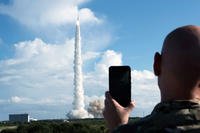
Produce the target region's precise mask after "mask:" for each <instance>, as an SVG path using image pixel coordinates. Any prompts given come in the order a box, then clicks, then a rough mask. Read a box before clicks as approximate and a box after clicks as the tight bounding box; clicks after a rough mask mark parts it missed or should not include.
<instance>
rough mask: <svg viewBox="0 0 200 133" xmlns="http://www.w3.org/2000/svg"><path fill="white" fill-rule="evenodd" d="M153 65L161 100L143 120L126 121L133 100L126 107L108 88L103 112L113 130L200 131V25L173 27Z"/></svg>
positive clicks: (117, 132)
mask: <svg viewBox="0 0 200 133" xmlns="http://www.w3.org/2000/svg"><path fill="white" fill-rule="evenodd" d="M153 68H154V74H155V75H156V76H157V77H158V86H159V88H160V94H161V102H160V103H159V104H157V105H156V106H155V108H154V110H153V111H152V113H151V114H150V115H148V116H146V117H144V118H142V119H141V120H139V121H137V122H135V123H132V124H131V123H130V124H127V123H128V118H129V115H130V112H131V111H132V109H133V108H134V106H135V104H134V102H131V103H130V105H129V106H128V107H126V108H124V107H122V106H121V105H119V104H118V103H117V102H116V101H115V100H114V99H112V97H111V96H110V94H109V92H106V99H105V109H104V112H103V115H104V118H105V121H106V124H107V126H108V128H109V130H110V132H112V131H113V132H114V133H127V132H131V133H182V132H188V133H189V132H190V133H197V132H198V133H200V27H198V26H192V25H189V26H184V27H180V28H177V29H175V30H174V31H172V32H171V33H170V34H169V35H168V36H167V37H166V38H165V40H164V43H163V48H162V51H161V54H159V53H158V52H157V53H155V57H154V65H153Z"/></svg>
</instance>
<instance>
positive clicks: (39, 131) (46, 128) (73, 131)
mask: <svg viewBox="0 0 200 133" xmlns="http://www.w3.org/2000/svg"><path fill="white" fill-rule="evenodd" d="M138 119H139V118H136V119H135V118H134V119H131V121H135V120H138ZM15 125H16V126H17V128H12V129H10V128H9V129H4V130H2V131H1V133H107V132H108V129H107V128H106V126H105V122H104V120H103V119H80V120H70V121H67V122H64V121H61V120H45V121H37V122H31V123H23V124H20V123H18V124H16V123H15ZM0 126H2V125H0ZM12 126H13V125H12Z"/></svg>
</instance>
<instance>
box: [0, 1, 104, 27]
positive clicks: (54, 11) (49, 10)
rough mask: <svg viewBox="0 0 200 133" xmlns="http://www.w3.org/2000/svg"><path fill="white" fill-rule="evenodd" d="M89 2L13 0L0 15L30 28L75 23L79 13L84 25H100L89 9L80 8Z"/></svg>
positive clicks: (4, 7) (1, 9) (2, 7)
mask: <svg viewBox="0 0 200 133" xmlns="http://www.w3.org/2000/svg"><path fill="white" fill-rule="evenodd" d="M87 2H88V0H59V1H55V0H42V1H41V0H34V1H32V0H13V1H12V3H11V4H9V5H3V4H1V5H0V13H1V14H5V15H8V16H11V17H13V18H14V19H16V20H17V21H19V22H20V23H22V24H24V25H26V26H28V27H49V25H53V26H60V25H64V24H69V23H71V24H72V23H74V22H75V20H76V18H77V14H78V13H79V15H80V19H81V20H82V21H81V22H82V23H100V22H101V21H102V20H100V19H99V18H97V17H96V16H95V15H94V13H93V11H91V10H90V9H89V8H80V9H79V8H78V7H79V6H81V5H83V4H85V3H87Z"/></svg>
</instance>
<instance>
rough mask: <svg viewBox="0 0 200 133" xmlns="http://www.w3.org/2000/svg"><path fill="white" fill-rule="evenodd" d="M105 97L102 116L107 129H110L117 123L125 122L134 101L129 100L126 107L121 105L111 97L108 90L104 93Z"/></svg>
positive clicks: (117, 124)
mask: <svg viewBox="0 0 200 133" xmlns="http://www.w3.org/2000/svg"><path fill="white" fill-rule="evenodd" d="M105 97H106V98H105V101H104V104H105V109H104V111H103V116H104V119H105V121H106V124H107V126H108V128H109V130H110V131H112V130H113V129H114V128H115V127H117V126H119V125H122V124H127V123H128V119H129V115H130V113H131V111H132V109H133V108H134V106H135V103H134V102H131V103H130V105H129V106H128V107H123V106H121V105H120V104H119V103H118V102H117V101H116V100H114V99H113V98H112V97H111V95H110V93H109V92H106V93H105Z"/></svg>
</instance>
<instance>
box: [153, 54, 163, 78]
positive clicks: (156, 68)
mask: <svg viewBox="0 0 200 133" xmlns="http://www.w3.org/2000/svg"><path fill="white" fill-rule="evenodd" d="M153 70H154V74H155V75H156V76H159V75H160V73H161V55H160V54H159V53H158V52H156V53H155V55H154V64H153Z"/></svg>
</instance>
